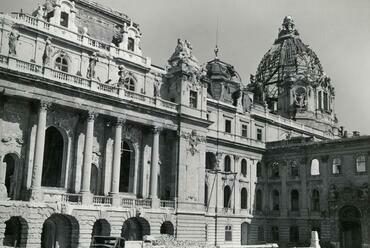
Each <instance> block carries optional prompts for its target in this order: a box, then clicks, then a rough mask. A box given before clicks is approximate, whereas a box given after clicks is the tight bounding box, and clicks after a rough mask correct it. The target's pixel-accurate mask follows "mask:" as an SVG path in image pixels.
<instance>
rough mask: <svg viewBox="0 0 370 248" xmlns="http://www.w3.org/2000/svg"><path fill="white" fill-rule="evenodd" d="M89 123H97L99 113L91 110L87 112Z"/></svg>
mask: <svg viewBox="0 0 370 248" xmlns="http://www.w3.org/2000/svg"><path fill="white" fill-rule="evenodd" d="M86 117H87V121H95V120H96V118H97V117H98V113H96V112H94V111H92V110H89V111H88V112H87V116H86Z"/></svg>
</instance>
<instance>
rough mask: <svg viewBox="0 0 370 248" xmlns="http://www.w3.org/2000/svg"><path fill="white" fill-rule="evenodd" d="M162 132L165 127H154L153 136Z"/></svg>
mask: <svg viewBox="0 0 370 248" xmlns="http://www.w3.org/2000/svg"><path fill="white" fill-rule="evenodd" d="M162 130H163V127H160V126H154V127H152V133H153V134H159V133H160V132H161V131H162Z"/></svg>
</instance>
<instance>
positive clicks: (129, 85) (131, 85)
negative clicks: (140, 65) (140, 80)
mask: <svg viewBox="0 0 370 248" xmlns="http://www.w3.org/2000/svg"><path fill="white" fill-rule="evenodd" d="M135 85H136V82H135V79H133V78H132V77H128V78H126V79H125V80H124V82H123V86H124V87H125V89H126V90H130V91H135Z"/></svg>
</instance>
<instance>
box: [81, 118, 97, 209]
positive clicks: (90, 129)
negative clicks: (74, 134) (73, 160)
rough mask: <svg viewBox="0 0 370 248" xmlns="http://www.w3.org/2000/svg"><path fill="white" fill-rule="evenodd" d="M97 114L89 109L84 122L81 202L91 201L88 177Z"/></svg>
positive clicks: (89, 175)
mask: <svg viewBox="0 0 370 248" xmlns="http://www.w3.org/2000/svg"><path fill="white" fill-rule="evenodd" d="M96 117H97V114H96V113H94V112H92V111H89V113H88V117H87V123H86V135H85V148H84V160H83V169H82V188H81V193H82V204H90V203H92V194H91V192H90V179H91V162H92V152H93V144H94V122H95V119H96Z"/></svg>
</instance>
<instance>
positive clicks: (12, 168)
mask: <svg viewBox="0 0 370 248" xmlns="http://www.w3.org/2000/svg"><path fill="white" fill-rule="evenodd" d="M3 162H4V165H5V168H4V170H5V187H6V191H7V193H8V197H9V198H10V199H11V200H15V199H17V192H18V187H19V186H20V183H18V178H19V176H18V173H19V172H20V171H19V169H20V168H19V167H18V166H17V164H18V162H19V160H18V157H17V156H16V155H14V154H7V155H5V156H4V159H3Z"/></svg>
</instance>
